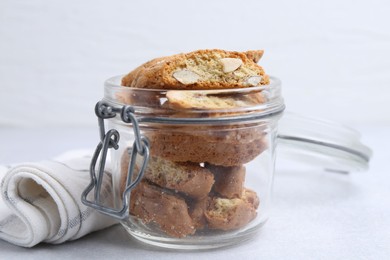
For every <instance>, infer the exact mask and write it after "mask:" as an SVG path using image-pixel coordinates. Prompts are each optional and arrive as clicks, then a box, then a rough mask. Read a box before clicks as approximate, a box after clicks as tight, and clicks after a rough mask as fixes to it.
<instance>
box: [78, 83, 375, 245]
mask: <svg viewBox="0 0 390 260" xmlns="http://www.w3.org/2000/svg"><path fill="white" fill-rule="evenodd" d="M120 79H121V77H120V76H119V77H113V78H111V79H109V80H107V81H106V82H105V92H104V99H103V100H102V101H101V102H99V103H98V104H97V107H96V114H97V115H98V117H99V118H100V119H99V122H100V131H101V142H100V143H99V145H98V148H97V150H96V153H95V157H94V159H93V160H92V165H91V177H92V182H91V185H90V186H89V187H88V188H87V190H86V191H85V193H84V195H83V198H82V199H83V202H84V203H85V204H87V205H89V206H91V207H94V208H96V209H97V210H99V211H102V212H103V213H105V214H108V215H110V216H113V217H116V218H118V219H120V220H121V224H122V225H123V226H124V227H125V229H126V230H127V231H128V232H129V233H130V234H131V235H132V236H133V237H135V238H137V239H138V240H141V241H143V242H145V243H148V244H152V245H156V246H160V247H166V248H175V249H207V248H217V247H222V246H227V245H233V244H237V243H239V242H242V241H245V240H247V239H249V238H251V237H252V235H254V234H255V233H256V232H257V231H258V230H259V228H260V227H261V226H263V224H264V223H265V222H266V221H267V219H268V214H269V207H270V203H271V191H272V183H273V175H274V164H275V148H276V143H277V141H276V140H277V136H278V135H277V128H278V121H279V119H280V117H281V115H282V112H283V110H284V102H283V99H282V95H281V84H280V81H279V80H278V79H276V78H273V77H271V83H270V84H269V85H266V86H259V87H251V88H245V89H225V90H195V91H194V90H191V91H189V90H150V89H134V88H128V87H122V86H120ZM104 119H107V120H104ZM105 128H107V129H110V130H109V131H108V132H106V131H105ZM303 128H305V126H304V127H303ZM318 130H319V129H318ZM295 134H296V133H295ZM280 139H281V140H282V141H283V142H282V143H284V144H288V145H292V146H293V147H299V145H296V142H297V139H296V138H295V139H294V138H292V139H291V136H288V135H286V134H284V135H283V136H282V138H280ZM308 141H313V138H312V139H310V140H308V139H305V138H300V140H298V142H300V143H299V144H300V145H301V146H302V144H303V147H304V148H303V149H307V147H308V146H307V144H310V145H312V146H313V145H317V146H318V147H322V148H320V149H325V150H326V152H327V153H328V154H329V153H330V154H332V153H333V152H332V151H330V152H329V149H335V150H337V151H339V150H340V149H339V148H340V147H338V146H337V145H329V144H328V143H326V142H324V141H323V140H322V141H321V142H317V143H316V142H308ZM327 144H328V145H327ZM349 144H350V142H349ZM288 145H287V146H286V147H288ZM318 147H317V148H318ZM110 148H114V149H110ZM317 148H315V149H311V150H316V151H317V152H318V149H317ZM108 150H109V151H110V156H111V167H110V168H111V172H112V183H113V190H112V192H113V195H114V196H113V197H114V207H113V208H111V207H108V206H106V205H100V204H99V195H97V194H99V193H100V190H99V182H100V179H101V178H107V177H110V176H109V174H106V173H105V171H104V168H105V160H106V156H107V151H108ZM325 150H324V151H325ZM341 150H342V151H345V149H344V150H343V149H341ZM339 152H340V151H339ZM346 152H351V151H350V150H347V151H346ZM365 152H366V154H365V155H367V156H368V158H369V154H370V153H369V151H368V154H367V151H365ZM352 154H353V152H352ZM353 155H356V154H353ZM358 155H359V154H358ZM358 155H357V156H355V157H354V158H355V159H356V158H357V160H358V161H359V160H361V162H362V164H364V162H366V161H365V160H364V159H365V158H363V159H362V158H361V157H359V156H358ZM360 155H361V154H360ZM363 157H364V156H363ZM99 160H100V163H99V167H96V164H97V162H98V161H99ZM366 163H367V162H366ZM355 165H356V164H355ZM96 168H97V170H98V172H99V173H96V172H95V169H96ZM363 168H364V167H363ZM93 189H94V192H95V197H94V201H91V200H88V199H87V195H88V193H89V192H91V191H92V190H93Z"/></svg>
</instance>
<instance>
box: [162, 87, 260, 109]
mask: <svg viewBox="0 0 390 260" xmlns="http://www.w3.org/2000/svg"><path fill="white" fill-rule="evenodd" d="M166 97H167V99H168V102H167V106H168V107H170V108H172V109H175V110H188V109H197V110H208V109H212V110H216V109H218V110H222V109H238V108H240V107H253V106H256V105H260V104H263V103H264V102H265V101H266V98H265V96H264V95H263V93H261V92H254V93H246V94H242V95H238V94H231V95H229V94H225V95H222V94H213V93H207V92H200V91H181V90H170V91H167V93H166Z"/></svg>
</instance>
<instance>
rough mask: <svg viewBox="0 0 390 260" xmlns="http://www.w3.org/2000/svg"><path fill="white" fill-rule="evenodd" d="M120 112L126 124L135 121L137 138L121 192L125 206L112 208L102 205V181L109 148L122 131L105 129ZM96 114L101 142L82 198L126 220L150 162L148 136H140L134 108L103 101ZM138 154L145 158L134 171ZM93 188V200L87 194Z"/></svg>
mask: <svg viewBox="0 0 390 260" xmlns="http://www.w3.org/2000/svg"><path fill="white" fill-rule="evenodd" d="M117 113H120V116H121V119H122V121H123V122H125V123H129V124H132V127H133V130H134V136H135V140H134V143H133V146H132V151H131V159H130V162H129V168H128V174H127V179H126V188H125V190H124V191H123V194H122V207H121V208H120V209H117V208H111V207H108V206H104V205H102V204H101V199H100V194H101V189H102V184H103V177H104V174H105V171H104V169H105V166H106V160H107V153H108V149H110V148H114V149H115V150H117V149H118V148H119V145H118V143H119V138H120V135H119V132H118V131H117V130H115V129H111V130H109V131H107V132H106V131H105V127H104V119H108V118H113V117H115V116H116V115H117ZM95 114H96V116H97V117H98V122H99V131H100V142H99V144H98V145H97V147H96V150H95V152H94V154H93V157H92V161H91V165H90V170H89V172H90V177H91V182H90V183H89V185H88V186H87V188H86V189H85V190H84V192H83V193H82V195H81V201H82V202H83V204H84V205H87V206H89V207H92V208H94V209H96V210H97V211H99V212H101V213H103V214H106V215H109V216H111V217H114V218H117V219H120V220H121V219H124V218H126V217H127V216H128V215H129V202H130V192H131V190H132V189H133V188H134V187H135V186H136V185H137V184H138V183H139V182H140V181H141V179H142V177H143V175H144V172H145V169H146V166H147V164H148V161H149V142H148V140H147V139H146V137H144V136H142V135H141V132H140V129H139V125H138V120H137V118H136V117H135V115H134V110H133V108H132V107H131V106H123V107H122V108H115V107H112V106H110V105H109V104H107V103H105V102H103V101H100V102H98V103H97V104H96V106H95ZM137 156H141V157H142V164H141V167H140V168H139V171H138V174H136V175H135V174H134V171H135V163H136V161H137ZM99 157H100V162H99V167H98V172H97V173H96V163H97V161H98V159H99ZM92 190H94V194H93V195H94V196H93V200H88V199H87V196H88V194H89V193H90V192H91V191H92Z"/></svg>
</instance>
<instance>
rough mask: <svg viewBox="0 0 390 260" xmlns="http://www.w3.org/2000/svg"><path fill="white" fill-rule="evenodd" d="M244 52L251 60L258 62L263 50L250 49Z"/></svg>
mask: <svg viewBox="0 0 390 260" xmlns="http://www.w3.org/2000/svg"><path fill="white" fill-rule="evenodd" d="M244 54H245V55H246V56H247V57H248V58H249V59H251V60H253V62H256V63H258V62H259V60H260V59H261V57H263V54H264V51H263V50H251V51H246V52H244Z"/></svg>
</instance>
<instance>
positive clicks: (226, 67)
mask: <svg viewBox="0 0 390 260" xmlns="http://www.w3.org/2000/svg"><path fill="white" fill-rule="evenodd" d="M219 61H220V62H221V64H222V67H223V72H225V73H229V72H233V71H235V70H236V69H238V68H239V67H241V65H242V60H241V59H238V58H223V59H220V60H219Z"/></svg>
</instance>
